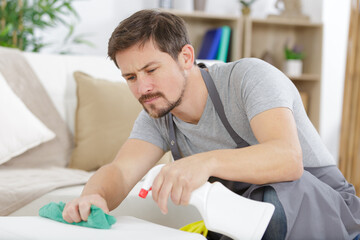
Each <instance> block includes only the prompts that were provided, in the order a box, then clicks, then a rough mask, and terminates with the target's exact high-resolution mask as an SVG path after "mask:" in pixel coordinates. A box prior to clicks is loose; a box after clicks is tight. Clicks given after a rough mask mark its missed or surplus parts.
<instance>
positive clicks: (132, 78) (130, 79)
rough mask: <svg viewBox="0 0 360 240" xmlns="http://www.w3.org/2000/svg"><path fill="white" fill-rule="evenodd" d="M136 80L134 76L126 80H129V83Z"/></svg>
mask: <svg viewBox="0 0 360 240" xmlns="http://www.w3.org/2000/svg"><path fill="white" fill-rule="evenodd" d="M134 79H135V77H134V76H132V77H127V78H126V80H128V81H132V80H134Z"/></svg>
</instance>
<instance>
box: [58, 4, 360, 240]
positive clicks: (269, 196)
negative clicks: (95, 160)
mask: <svg viewBox="0 0 360 240" xmlns="http://www.w3.org/2000/svg"><path fill="white" fill-rule="evenodd" d="M108 55H109V56H110V58H111V59H112V60H113V61H114V62H115V64H116V66H117V67H118V68H119V69H120V70H121V72H122V74H123V77H124V78H125V79H126V81H127V83H128V85H129V87H130V89H131V91H132V93H133V94H134V96H135V97H136V98H137V99H138V100H139V102H140V103H141V104H142V105H143V107H144V110H145V111H142V112H141V113H140V115H139V116H138V119H137V120H136V122H135V124H134V128H133V131H132V133H131V135H130V138H129V139H128V140H127V141H126V143H125V144H124V145H123V146H122V147H121V149H120V151H119V153H118V154H117V156H116V158H115V160H114V161H113V162H112V163H111V164H108V165H106V166H104V167H102V168H100V169H99V170H98V171H97V172H96V174H94V176H93V177H92V178H91V179H90V180H89V182H88V183H87V184H86V186H85V188H84V190H83V193H82V194H81V197H79V198H77V199H74V200H73V201H71V202H69V203H68V204H67V205H66V207H65V210H64V212H63V217H64V219H65V220H66V221H68V222H74V221H75V222H79V221H81V220H85V221H86V220H87V217H88V215H89V213H90V205H91V204H94V205H96V206H98V207H100V208H102V209H103V210H104V211H105V212H109V209H114V208H116V207H117V206H118V205H119V204H120V203H121V201H122V200H123V199H124V198H125V197H126V195H127V194H128V193H129V191H130V190H131V189H132V188H133V186H134V185H135V184H136V183H137V182H138V181H139V180H140V179H141V178H142V177H143V176H144V175H145V174H146V172H147V171H148V170H149V169H150V168H151V167H153V166H154V165H155V163H156V162H157V161H158V160H159V159H160V157H161V156H162V155H163V154H164V152H166V151H168V150H171V151H172V153H173V156H174V158H175V160H176V161H174V162H172V163H169V164H167V165H166V166H165V167H164V168H163V169H162V170H161V172H160V173H159V175H158V176H157V177H156V179H155V181H154V183H153V186H152V191H153V194H152V195H153V199H154V200H155V201H156V202H157V204H158V205H159V208H160V210H161V211H162V212H163V213H164V214H166V213H167V206H166V204H167V199H168V198H169V197H170V198H171V200H172V201H173V202H174V203H175V204H181V205H186V204H188V202H189V198H190V195H191V192H192V191H193V190H195V189H196V188H198V187H199V186H201V185H202V184H204V183H205V182H206V181H207V180H208V179H209V178H210V177H211V178H210V179H211V180H214V179H215V180H218V181H221V182H223V183H224V184H225V185H226V186H227V187H229V188H230V189H231V190H233V191H234V192H236V193H238V194H242V195H243V196H245V197H249V198H252V199H256V200H260V201H267V202H271V203H272V204H274V205H275V213H274V216H273V218H272V220H271V221H270V224H269V227H268V229H267V230H266V232H265V235H264V239H285V238H291V239H314V238H317V239H325V238H326V239H353V238H355V237H356V236H357V234H359V233H360V200H359V198H357V197H356V196H355V191H354V188H353V186H352V185H351V184H349V183H347V182H346V180H345V179H344V177H343V176H342V174H341V173H340V171H339V170H338V169H337V167H336V166H335V163H334V160H333V158H332V157H331V155H330V154H329V152H328V151H327V149H326V148H325V146H324V144H323V143H322V142H321V139H320V137H319V135H318V134H317V132H316V130H315V129H314V127H313V126H312V124H311V123H310V121H309V119H308V118H307V116H306V112H305V110H304V108H303V105H302V102H301V98H300V95H299V93H298V91H297V90H296V88H295V86H294V85H293V84H292V83H291V81H290V80H289V79H288V78H287V77H286V76H284V75H283V74H282V73H281V72H280V71H279V70H277V69H276V68H274V67H272V66H271V65H269V64H267V63H265V62H263V61H261V60H257V59H241V60H239V61H237V62H234V63H228V64H221V65H214V66H211V67H210V68H208V69H200V68H199V67H198V66H197V65H196V64H194V63H195V54H194V49H193V47H192V46H191V45H190V42H189V40H188V35H187V32H186V28H185V25H184V22H183V21H182V20H181V19H180V18H178V17H176V16H174V15H172V14H169V13H164V12H159V11H156V10H143V11H139V12H137V13H135V14H133V15H132V16H130V17H129V18H128V19H125V20H124V21H123V22H121V23H120V25H119V26H118V27H117V28H116V29H115V30H114V32H113V34H112V36H111V38H110V40H109V49H108ZM211 83H213V85H212V84H211ZM209 94H210V96H209ZM217 94H218V95H217ZM214 96H215V97H214ZM216 96H219V98H218V99H217V98H216ZM139 149H141V151H139ZM304 167H305V169H304ZM239 227H241V226H239ZM210 235H211V236H210V238H217V237H220V236H217V235H216V233H211V234H210ZM225 238H226V237H225V236H224V237H223V238H222V239H225Z"/></svg>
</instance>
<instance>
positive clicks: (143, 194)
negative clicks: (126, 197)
mask: <svg viewBox="0 0 360 240" xmlns="http://www.w3.org/2000/svg"><path fill="white" fill-rule="evenodd" d="M149 191H151V188H150V189H149V190H146V189H144V188H142V189H141V190H140V192H139V197H141V198H146V196H147V195H148V193H149Z"/></svg>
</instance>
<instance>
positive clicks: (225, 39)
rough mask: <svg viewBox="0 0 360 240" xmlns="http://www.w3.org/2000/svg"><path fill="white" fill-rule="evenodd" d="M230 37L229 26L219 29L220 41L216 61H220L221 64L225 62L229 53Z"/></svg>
mask: <svg viewBox="0 0 360 240" xmlns="http://www.w3.org/2000/svg"><path fill="white" fill-rule="evenodd" d="M230 35H231V28H230V27H229V26H223V27H221V39H220V44H219V49H218V53H217V56H216V59H217V60H221V61H223V62H226V61H227V58H228V52H229V43H230Z"/></svg>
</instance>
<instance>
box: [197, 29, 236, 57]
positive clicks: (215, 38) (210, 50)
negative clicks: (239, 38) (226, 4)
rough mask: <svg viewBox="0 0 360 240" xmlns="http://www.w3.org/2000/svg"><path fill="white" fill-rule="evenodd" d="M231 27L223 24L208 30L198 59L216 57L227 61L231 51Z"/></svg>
mask: <svg viewBox="0 0 360 240" xmlns="http://www.w3.org/2000/svg"><path fill="white" fill-rule="evenodd" d="M230 35H231V28H230V27H229V26H222V27H218V28H214V29H210V30H208V31H207V32H206V33H205V35H204V38H203V41H202V44H201V47H200V51H199V54H198V57H197V58H198V59H215V60H221V61H224V62H226V61H227V58H228V52H229V43H230Z"/></svg>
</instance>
